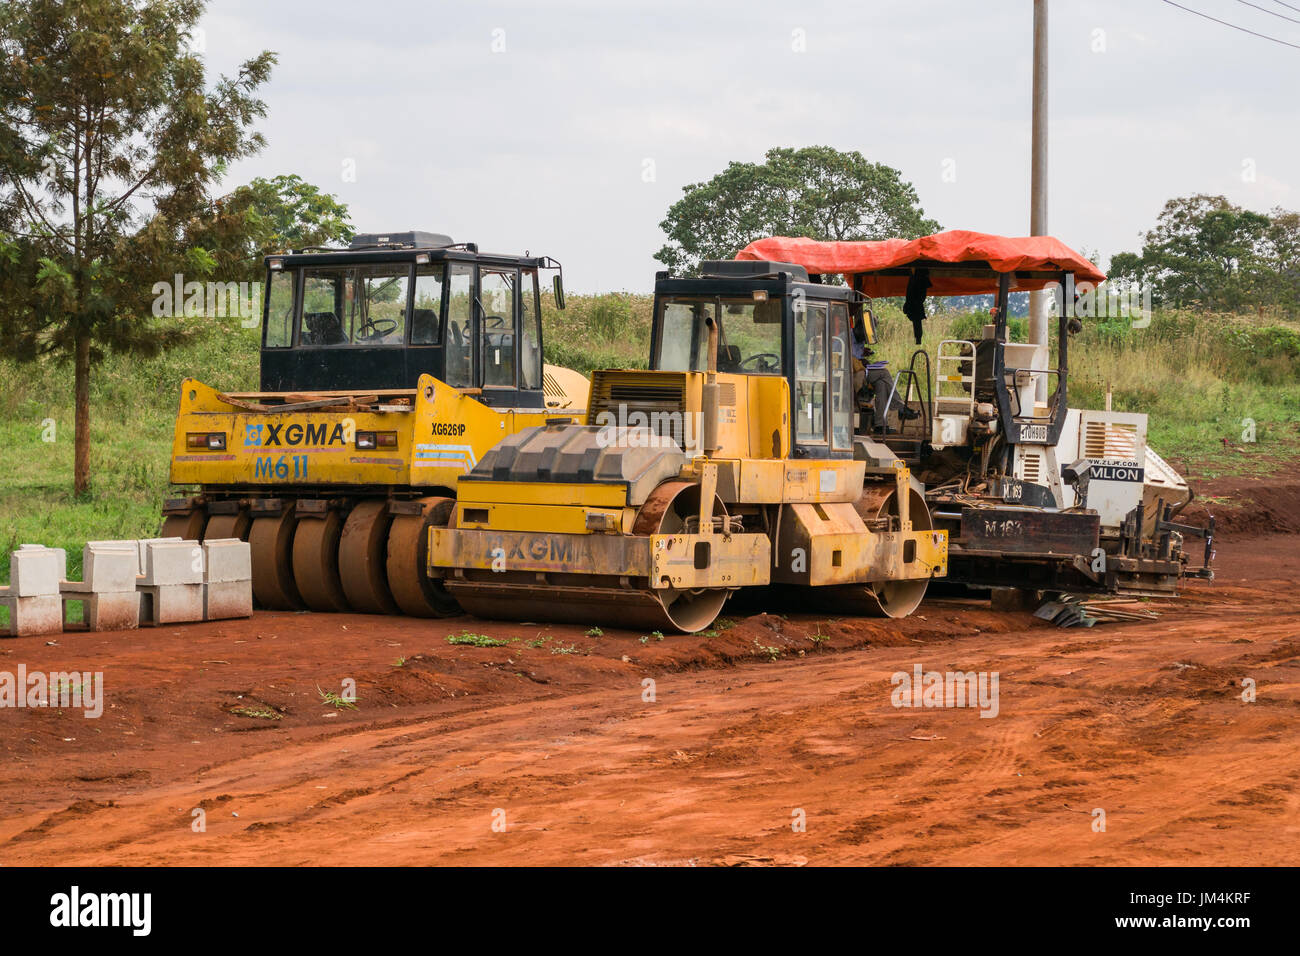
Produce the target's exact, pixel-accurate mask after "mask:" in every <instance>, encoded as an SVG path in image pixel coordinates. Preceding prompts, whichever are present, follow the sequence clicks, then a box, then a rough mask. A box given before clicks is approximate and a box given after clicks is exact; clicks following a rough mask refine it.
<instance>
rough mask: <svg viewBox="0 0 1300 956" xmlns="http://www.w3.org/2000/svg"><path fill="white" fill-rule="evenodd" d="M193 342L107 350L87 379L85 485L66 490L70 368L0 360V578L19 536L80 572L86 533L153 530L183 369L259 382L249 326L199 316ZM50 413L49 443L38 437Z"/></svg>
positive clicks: (223, 384)
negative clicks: (137, 351) (153, 353)
mask: <svg viewBox="0 0 1300 956" xmlns="http://www.w3.org/2000/svg"><path fill="white" fill-rule="evenodd" d="M196 321H200V322H203V323H205V324H206V327H205V328H204V329H203V331H202V332H201V333H200V335H199V336H198V337H197V339H196V340H195V341H194V342H192V343H190V344H189V345H186V346H184V347H182V348H177V349H174V350H172V351H171V352H168V353H166V354H164V355H161V356H158V357H157V358H152V359H139V358H133V357H128V356H119V355H109V356H108V357H107V358H106V359H105V360H104V362H103V363H101V364H100V365H98V366H96V367H95V369H94V370H93V372H92V376H91V391H90V403H91V414H90V438H91V453H90V466H91V487H90V492H89V494H87V495H86V497H85V498H84V499H82V500H76V499H75V498H74V497H73V494H72V458H73V456H72V436H73V405H72V369H71V367H70V366H68V365H60V364H58V363H55V362H40V363H35V364H28V365H22V366H18V365H15V364H14V363H13V362H10V361H8V360H6V359H2V358H0V447H3V448H4V450H5V454H4V457H3V465H4V467H3V473H2V474H0V580H6V581H7V580H8V578H9V552H10V551H12V550H13V549H14V548H16V547H17V546H18V545H19V544H22V543H24V542H34V543H39V544H45V545H49V546H51V547H60V548H65V549H67V552H68V573H69V576H70V577H71V578H73V579H78V578H80V576H81V550H82V546H83V545H84V544H85V543H86V541H88V540H94V539H103V538H136V537H151V536H153V535H156V534H157V533H158V527H159V524H160V523H161V518H160V509H161V508H162V501H163V498H164V497H166V493H167V478H168V467H169V459H170V453H171V443H172V426H173V424H174V422H175V418H176V408H177V403H178V402H179V399H180V384H181V381H182V380H183V379H184V378H186V377H187V376H194V377H196V378H199V379H202V380H205V381H208V382H211V383H212V384H213V385H216V386H218V387H220V388H223V389H230V390H232V391H237V390H247V389H252V388H256V387H257V368H258V365H257V333H256V331H253V330H248V329H242V328H240V327H239V323H238V321H237V320H231V321H229V322H227V321H225V320H222V319H199V320H196ZM47 419H53V420H54V439H55V440H54V441H53V442H46V441H43V440H42V437H43V434H42V433H43V432H44V431H45V426H44V424H43V423H44V422H45V421H46V420H47Z"/></svg>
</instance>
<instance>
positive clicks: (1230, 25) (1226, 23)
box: [1160, 0, 1300, 50]
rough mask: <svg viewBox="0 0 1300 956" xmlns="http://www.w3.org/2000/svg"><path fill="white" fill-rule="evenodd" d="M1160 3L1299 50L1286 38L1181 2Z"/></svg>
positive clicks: (1168, 0)
mask: <svg viewBox="0 0 1300 956" xmlns="http://www.w3.org/2000/svg"><path fill="white" fill-rule="evenodd" d="M1160 2H1161V3H1167V4H1169V5H1170V6H1171V7H1177V8H1178V9H1179V10H1182V11H1184V12H1185V13H1192V14H1195V15H1196V16H1198V17H1203V18H1204V19H1206V20H1213V21H1214V22H1215V23H1218V24H1221V25H1222V26H1225V27H1231V28H1232V29H1234V30H1240V31H1241V32H1242V33H1249V34H1250V35H1251V36H1253V37H1259V38H1260V39H1261V40H1272V41H1273V42H1274V43H1280V44H1282V45H1283V46H1289V47H1290V48H1291V49H1293V50H1300V45H1297V44H1295V43H1287V42H1286V40H1279V39H1278V38H1277V37H1271V36H1269V35H1268V34H1267V33H1256V32H1255V31H1254V30H1247V29H1246V28H1245V27H1239V26H1237V24H1235V23H1229V22H1228V21H1227V20H1220V19H1219V18H1218V17H1212V16H1210V15H1209V14H1208V13H1201V11H1200V10H1193V9H1192V8H1191V7H1185V6H1183V5H1182V4H1181V3H1174V0H1160Z"/></svg>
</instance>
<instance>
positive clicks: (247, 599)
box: [203, 581, 253, 621]
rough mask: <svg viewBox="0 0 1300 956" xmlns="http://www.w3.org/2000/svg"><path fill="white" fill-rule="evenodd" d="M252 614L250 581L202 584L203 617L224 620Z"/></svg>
mask: <svg viewBox="0 0 1300 956" xmlns="http://www.w3.org/2000/svg"><path fill="white" fill-rule="evenodd" d="M252 616H253V582H252V581H214V582H212V583H210V584H205V585H203V619H204V620H205V621H224V620H228V619H229V618H234V617H252Z"/></svg>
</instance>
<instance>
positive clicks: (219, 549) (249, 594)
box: [203, 538, 253, 621]
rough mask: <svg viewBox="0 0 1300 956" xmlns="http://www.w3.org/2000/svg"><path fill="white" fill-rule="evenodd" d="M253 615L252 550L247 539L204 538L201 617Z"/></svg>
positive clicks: (223, 617)
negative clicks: (209, 539) (208, 539)
mask: <svg viewBox="0 0 1300 956" xmlns="http://www.w3.org/2000/svg"><path fill="white" fill-rule="evenodd" d="M252 616H253V554H252V550H251V549H250V548H249V546H248V542H247V541H240V540H239V539H238V538H216V539H213V540H211V541H204V542H203V619H204V620H205V621H220V620H225V619H227V618H232V617H252Z"/></svg>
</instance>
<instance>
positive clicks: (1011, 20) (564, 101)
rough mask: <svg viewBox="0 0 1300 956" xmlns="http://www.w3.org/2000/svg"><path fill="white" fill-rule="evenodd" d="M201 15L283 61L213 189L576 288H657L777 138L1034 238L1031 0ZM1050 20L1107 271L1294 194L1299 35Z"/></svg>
mask: <svg viewBox="0 0 1300 956" xmlns="http://www.w3.org/2000/svg"><path fill="white" fill-rule="evenodd" d="M1179 2H1180V3H1181V4H1182V5H1183V6H1186V7H1191V8H1194V9H1197V10H1200V11H1203V12H1205V13H1209V14H1211V15H1214V16H1217V17H1219V18H1220V19H1222V20H1228V21H1231V22H1233V23H1236V24H1239V25H1241V26H1244V27H1246V28H1249V29H1253V30H1256V31H1258V32H1262V33H1267V34H1271V35H1272V36H1275V37H1278V38H1280V39H1283V40H1286V41H1289V42H1290V43H1294V44H1297V45H1300V23H1292V22H1288V21H1287V20H1284V19H1282V18H1281V17H1279V16H1270V15H1268V14H1266V13H1264V12H1262V11H1261V10H1257V9H1254V8H1252V7H1251V6H1249V5H1247V4H1246V3H1244V2H1240V0H1179ZM1252 2H1253V3H1255V4H1256V5H1257V6H1259V7H1266V8H1268V9H1270V10H1273V11H1275V12H1276V13H1278V14H1281V15H1283V16H1287V17H1291V18H1294V19H1295V20H1300V9H1289V8H1288V7H1287V6H1286V5H1284V4H1282V3H1279V2H1276V0H1252ZM1287 2H1288V3H1290V4H1291V6H1292V7H1297V8H1300V0H1287ZM202 26H203V29H204V37H203V39H204V43H205V48H206V51H205V58H206V62H207V64H208V68H209V70H210V71H212V72H216V71H219V72H226V73H229V72H231V71H232V70H233V69H234V67H235V66H236V65H237V63H238V62H239V61H240V60H242V59H244V58H246V57H248V56H250V55H252V54H254V53H255V52H257V51H259V50H262V49H270V50H274V51H276V52H277V53H278V54H279V56H280V62H279V65H278V66H277V67H276V68H275V71H274V73H273V75H272V78H271V80H270V82H269V84H267V86H266V87H265V88H264V91H263V94H262V95H263V98H264V99H265V100H266V102H267V106H268V113H267V116H266V118H265V119H264V120H262V121H261V122H260V124H259V128H260V129H261V131H262V132H263V133H264V135H265V136H266V139H267V147H266V149H265V150H264V151H263V152H262V153H260V154H259V155H258V156H256V157H254V158H252V159H249V160H246V161H244V162H241V163H239V164H237V165H236V166H234V167H232V169H231V171H230V174H229V176H228V179H227V182H226V185H228V186H229V187H234V186H237V185H239V184H241V183H244V182H247V181H248V180H249V179H251V178H253V177H254V176H273V175H276V174H279V173H298V174H300V175H302V176H303V177H305V178H306V179H308V180H309V181H311V182H313V183H315V184H317V185H318V186H320V187H322V188H324V189H325V190H327V191H329V192H333V193H335V194H336V195H338V196H339V198H340V199H342V200H343V201H345V202H346V203H347V204H348V206H349V208H350V210H351V213H352V218H353V222H354V223H355V225H356V226H357V228H358V229H359V230H362V231H385V230H397V229H410V228H416V229H428V230H434V231H441V232H446V233H449V234H450V235H451V236H452V237H453V238H455V239H456V240H457V241H476V242H478V243H479V244H480V247H481V248H484V249H487V250H492V251H499V252H520V253H522V252H523V251H524V250H526V249H527V250H530V251H531V252H532V253H533V254H534V255H537V254H546V255H551V256H554V257H555V258H557V259H559V260H561V261H562V262H563V263H564V266H565V276H566V282H567V284H568V287H569V288H570V290H572V291H579V292H594V291H606V290H619V289H627V290H632V291H641V292H644V291H648V290H649V289H650V287H651V284H652V281H653V274H654V271H655V270H656V269H658V268H662V266H660V265H659V264H658V263H656V262H655V261H654V258H653V256H654V254H655V252H656V251H658V249H659V248H660V247H661V246H662V245H663V242H664V237H663V234H662V233H661V232H660V230H659V223H660V221H661V220H662V219H663V217H664V213H665V211H666V210H667V209H668V207H669V206H670V205H671V204H672V203H673V202H675V201H676V200H677V199H678V198H679V197H680V196H681V190H682V187H683V186H684V185H686V184H687V183H694V182H701V181H704V180H707V179H708V178H709V177H711V176H712V175H713V174H715V173H717V172H718V171H720V170H721V169H723V168H724V167H725V166H726V165H727V163H728V162H731V161H733V160H739V161H758V160H761V159H762V155H763V153H764V151H765V150H767V149H769V148H770V147H773V146H796V147H797V146H809V145H818V144H825V145H830V146H834V147H835V148H837V149H845V150H847V149H856V150H859V151H860V152H862V153H863V155H865V156H866V157H867V158H868V159H870V160H872V161H875V162H881V163H885V164H888V165H890V166H894V167H896V168H898V169H899V170H901V171H902V174H903V177H904V178H905V179H907V180H910V181H911V182H912V183H913V184H914V185H915V187H916V190H917V193H918V194H919V196H920V200H921V205H922V206H923V208H924V209H925V212H926V213H927V214H928V215H930V216H931V217H933V218H935V219H937V220H938V221H939V222H940V223H941V224H942V226H943V227H944V228H946V229H954V228H959V229H974V230H979V231H984V232H995V233H1003V234H1007V235H1024V234H1025V233H1027V232H1028V227H1029V134H1030V124H1029V116H1030V113H1029V110H1030V64H1031V27H1032V3H1031V0H986V2H967V0H857V2H847V0H840V2H808V0H805V2H800V3H797V4H796V3H772V2H765V0H748V2H736V3H722V2H708V0H694V2H677V0H655V2H652V3H636V4H630V3H619V2H616V0H546V2H519V3H478V2H476V3H468V2H439V0H416V2H395V0H394V2H385V0H372V2H366V3H360V2H356V0H346V2H329V0H275V2H273V3H268V2H265V0H262V2H252V0H211V2H210V4H209V7H208V12H207V15H206V16H205V18H204V20H203V21H202ZM1050 31H1051V44H1050V66H1051V101H1050V106H1051V134H1050V136H1051V142H1050V174H1049V183H1050V196H1049V207H1050V210H1049V224H1050V231H1051V232H1052V234H1053V235H1055V236H1057V237H1059V238H1060V239H1062V240H1063V241H1064V242H1066V243H1067V244H1069V245H1071V246H1074V247H1075V248H1086V249H1088V250H1090V251H1097V252H1100V257H1101V259H1102V260H1103V263H1104V261H1105V260H1106V259H1107V258H1109V256H1110V255H1112V254H1114V253H1115V252H1119V251H1123V250H1126V249H1129V250H1134V251H1136V249H1137V247H1138V244H1139V234H1140V233H1141V232H1142V231H1144V230H1146V229H1147V228H1149V227H1150V226H1151V225H1152V224H1153V223H1154V221H1155V217H1156V215H1157V214H1158V213H1159V211H1160V208H1161V206H1162V205H1163V203H1164V202H1165V200H1166V199H1169V198H1171V197H1173V196H1180V195H1188V194H1191V193H1194V192H1206V193H1222V194H1224V195H1227V196H1228V197H1229V198H1230V199H1232V200H1233V201H1234V202H1238V203H1241V204H1243V205H1245V206H1247V207H1250V208H1253V209H1257V210H1260V211H1266V210H1268V209H1270V208H1272V207H1274V206H1279V205H1280V206H1283V207H1286V208H1290V209H1295V208H1300V103H1298V101H1297V93H1298V92H1300V83H1298V82H1297V79H1298V78H1300V49H1292V48H1289V47H1286V46H1282V45H1280V44H1277V43H1271V42H1269V41H1267V40H1263V39H1257V38H1255V37H1251V36H1247V35H1245V34H1242V33H1239V32H1236V31H1234V30H1231V29H1229V28H1228V27H1225V26H1220V25H1218V24H1215V23H1211V22H1209V21H1206V20H1203V19H1200V18H1198V17H1196V16H1193V15H1192V14H1190V13H1187V12H1184V11H1182V10H1179V9H1176V8H1175V7H1173V6H1171V5H1170V4H1167V3H1164V2H1162V0H1097V2H1086V0H1052V3H1051V19H1050ZM352 170H354V175H350V172H351V171H352ZM945 171H948V174H949V175H948V176H947V177H946V178H945Z"/></svg>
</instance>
